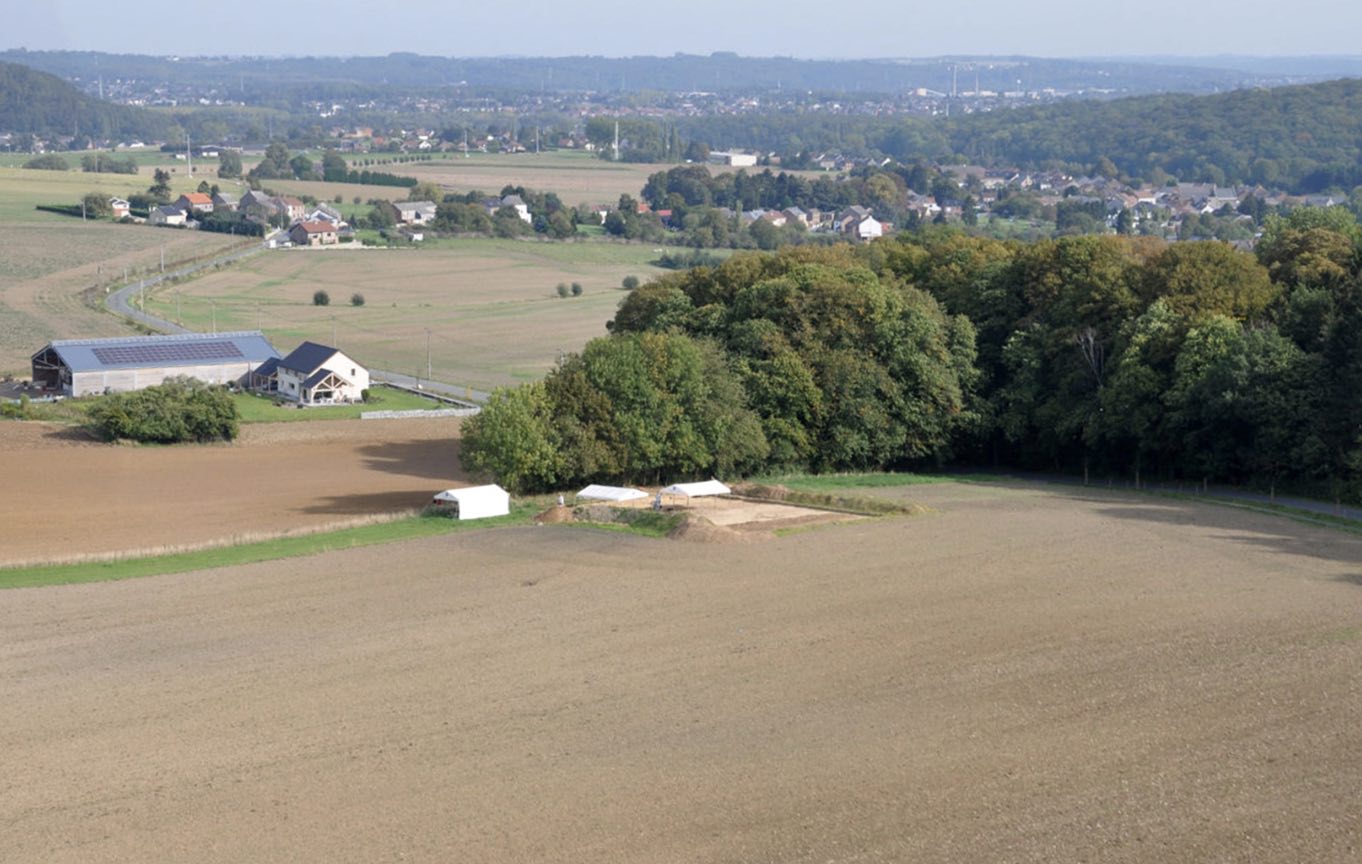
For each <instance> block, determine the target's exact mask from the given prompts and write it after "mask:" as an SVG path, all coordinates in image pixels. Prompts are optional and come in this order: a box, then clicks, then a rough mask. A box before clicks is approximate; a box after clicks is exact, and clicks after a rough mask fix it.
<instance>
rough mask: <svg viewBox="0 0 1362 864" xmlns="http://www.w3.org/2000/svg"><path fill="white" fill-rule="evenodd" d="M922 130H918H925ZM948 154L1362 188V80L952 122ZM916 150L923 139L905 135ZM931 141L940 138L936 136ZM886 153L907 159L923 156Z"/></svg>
mask: <svg viewBox="0 0 1362 864" xmlns="http://www.w3.org/2000/svg"><path fill="white" fill-rule="evenodd" d="M919 131H921V130H919ZM933 131H934V132H936V133H937V134H938V135H939V136H940V137H939V138H937V141H936V144H937V146H938V147H940V148H941V149H942V150H943V151H944V152H942V153H936V154H930V155H933V156H941V155H946V152H949V153H954V154H959V155H961V156H964V157H965V158H967V159H969V160H970V161H973V162H980V163H983V164H991V165H1010V166H1017V167H1022V168H1041V167H1046V166H1050V165H1062V166H1065V167H1068V168H1070V169H1075V170H1082V171H1087V170H1092V168H1093V166H1095V165H1096V164H1097V162H1098V161H1099V160H1100V159H1102V158H1104V157H1105V158H1106V159H1109V160H1110V161H1111V162H1112V163H1113V164H1114V165H1115V167H1116V168H1117V169H1118V170H1119V171H1120V172H1121V173H1122V174H1124V175H1128V176H1132V177H1141V178H1144V179H1151V178H1157V176H1158V173H1159V172H1160V171H1163V172H1167V173H1168V174H1172V175H1175V176H1177V177H1179V178H1181V179H1182V180H1201V181H1206V182H1214V183H1262V184H1263V185H1265V186H1278V187H1281V188H1283V189H1286V190H1288V191H1291V192H1296V193H1309V192H1318V191H1322V190H1325V189H1329V188H1342V189H1345V190H1346V189H1352V188H1353V187H1354V186H1358V185H1362V80H1358V79H1349V80H1343V81H1330V82H1325V83H1322V84H1307V85H1302V86H1297V87H1278V88H1274V89H1270V90H1238V91H1234V92H1231V93H1223V94H1218V95H1214V96H1142V97H1135V98H1130V99H1118V100H1114V101H1110V102H1067V103H1061V104H1056V105H1048V106H1042V107H1036V108H1026V109H1019V110H1016V111H997V112H992V113H988V114H975V115H971V116H968V117H961V118H952V119H951V120H948V121H945V122H944V123H942V124H941V125H940V126H938V127H936V129H935V130H933ZM899 137H900V138H901V139H902V140H903V141H904V142H905V144H911V145H912V146H913V147H914V148H920V145H921V143H922V138H923V137H924V136H922V135H900V136H899ZM929 137H936V135H932V136H929ZM884 143H885V148H884V149H885V151H886V152H888V153H890V155H894V156H899V157H902V158H914V157H920V156H922V155H924V154H922V153H921V152H915V153H909V152H895V138H894V136H890V138H889V139H887V140H886V141H885V142H884Z"/></svg>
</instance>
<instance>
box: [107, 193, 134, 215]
mask: <svg viewBox="0 0 1362 864" xmlns="http://www.w3.org/2000/svg"><path fill="white" fill-rule="evenodd" d="M109 209H110V210H112V211H113V218H115V219H122V218H123V217H124V216H127V215H130V214H131V212H132V210H131V208H130V206H129V204H128V202H127V201H126V200H124V199H122V198H118V197H114V198H110V199H109Z"/></svg>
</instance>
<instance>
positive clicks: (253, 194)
mask: <svg viewBox="0 0 1362 864" xmlns="http://www.w3.org/2000/svg"><path fill="white" fill-rule="evenodd" d="M237 209H239V210H241V211H243V212H246V213H252V214H255V215H257V216H262V217H264V218H266V219H269V218H270V217H272V216H274V215H275V214H276V213H278V212H279V205H278V203H277V202H276V201H275V199H274V198H273V197H272V196H269V195H266V194H265V193H264V192H261V191H259V190H258V189H251V190H250V191H248V192H247V193H246V194H245V195H242V196H241V202H240V204H238V205H237Z"/></svg>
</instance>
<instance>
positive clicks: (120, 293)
mask: <svg viewBox="0 0 1362 864" xmlns="http://www.w3.org/2000/svg"><path fill="white" fill-rule="evenodd" d="M268 249H269V247H268V246H267V245H266V243H264V242H261V243H258V244H255V245H252V246H248V247H246V248H244V249H237V250H235V251H232V252H228V253H226V254H225V255H220V256H218V257H217V258H213V259H210V260H208V261H201V262H199V263H197V264H187V265H185V266H183V267H177V268H175V269H174V270H167V271H166V272H165V273H158V274H156V275H155V276H150V277H147V278H146V279H139V280H138V281H136V282H132V283H130V284H128V285H125V286H123V287H122V288H119V289H118V290H117V291H114V292H113V293H111V294H110V295H109V296H108V297H106V298H104V306H105V308H107V309H108V310H109V311H110V312H112V313H114V314H115V315H120V316H122V317H124V318H127V319H129V320H130V321H135V322H137V323H138V324H142V325H144V326H146V327H150V328H152V329H153V330H160V331H161V332H163V333H192V332H194V331H192V330H190V329H189V328H188V327H181V326H180V325H179V324H176V323H175V322H174V321H167V320H166V319H164V318H159V317H157V316H155V315H152V314H150V313H147V312H143V311H142V310H140V309H138V308H137V307H135V306H133V304H132V299H133V298H134V297H136V296H137V295H138V294H139V293H140V292H141V291H143V290H150V289H152V288H154V287H156V286H157V285H160V284H161V283H162V282H164V281H165V280H167V279H178V278H181V277H184V276H192V275H193V274H195V273H198V272H199V271H201V270H206V269H208V268H209V267H219V266H221V265H223V264H230V263H232V262H234V261H240V260H241V259H243V258H249V257H251V256H253V255H259V254H260V253H261V252H265V251H267V250H268ZM370 373H371V374H372V375H373V376H374V377H375V378H379V379H382V380H384V381H389V382H391V383H393V384H401V385H403V386H406V387H417V386H420V387H421V388H423V389H425V390H432V391H434V392H436V393H442V394H444V395H446V396H453V397H454V398H456V399H465V400H469V401H472V402H486V401H487V400H488V399H489V398H490V397H491V394H490V393H487V392H485V391H483V390H476V389H474V388H472V387H468V386H465V385H462V384H449V383H446V382H444V381H433V380H431V379H428V378H420V379H418V378H415V377H413V376H411V375H403V374H402V373H401V372H388V371H385V370H382V369H371V370H370Z"/></svg>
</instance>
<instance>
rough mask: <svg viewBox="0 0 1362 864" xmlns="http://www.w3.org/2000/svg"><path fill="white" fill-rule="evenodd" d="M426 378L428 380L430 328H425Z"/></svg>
mask: <svg viewBox="0 0 1362 864" xmlns="http://www.w3.org/2000/svg"><path fill="white" fill-rule="evenodd" d="M426 380H427V381H429V380H430V328H429V327H427V328H426Z"/></svg>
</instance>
